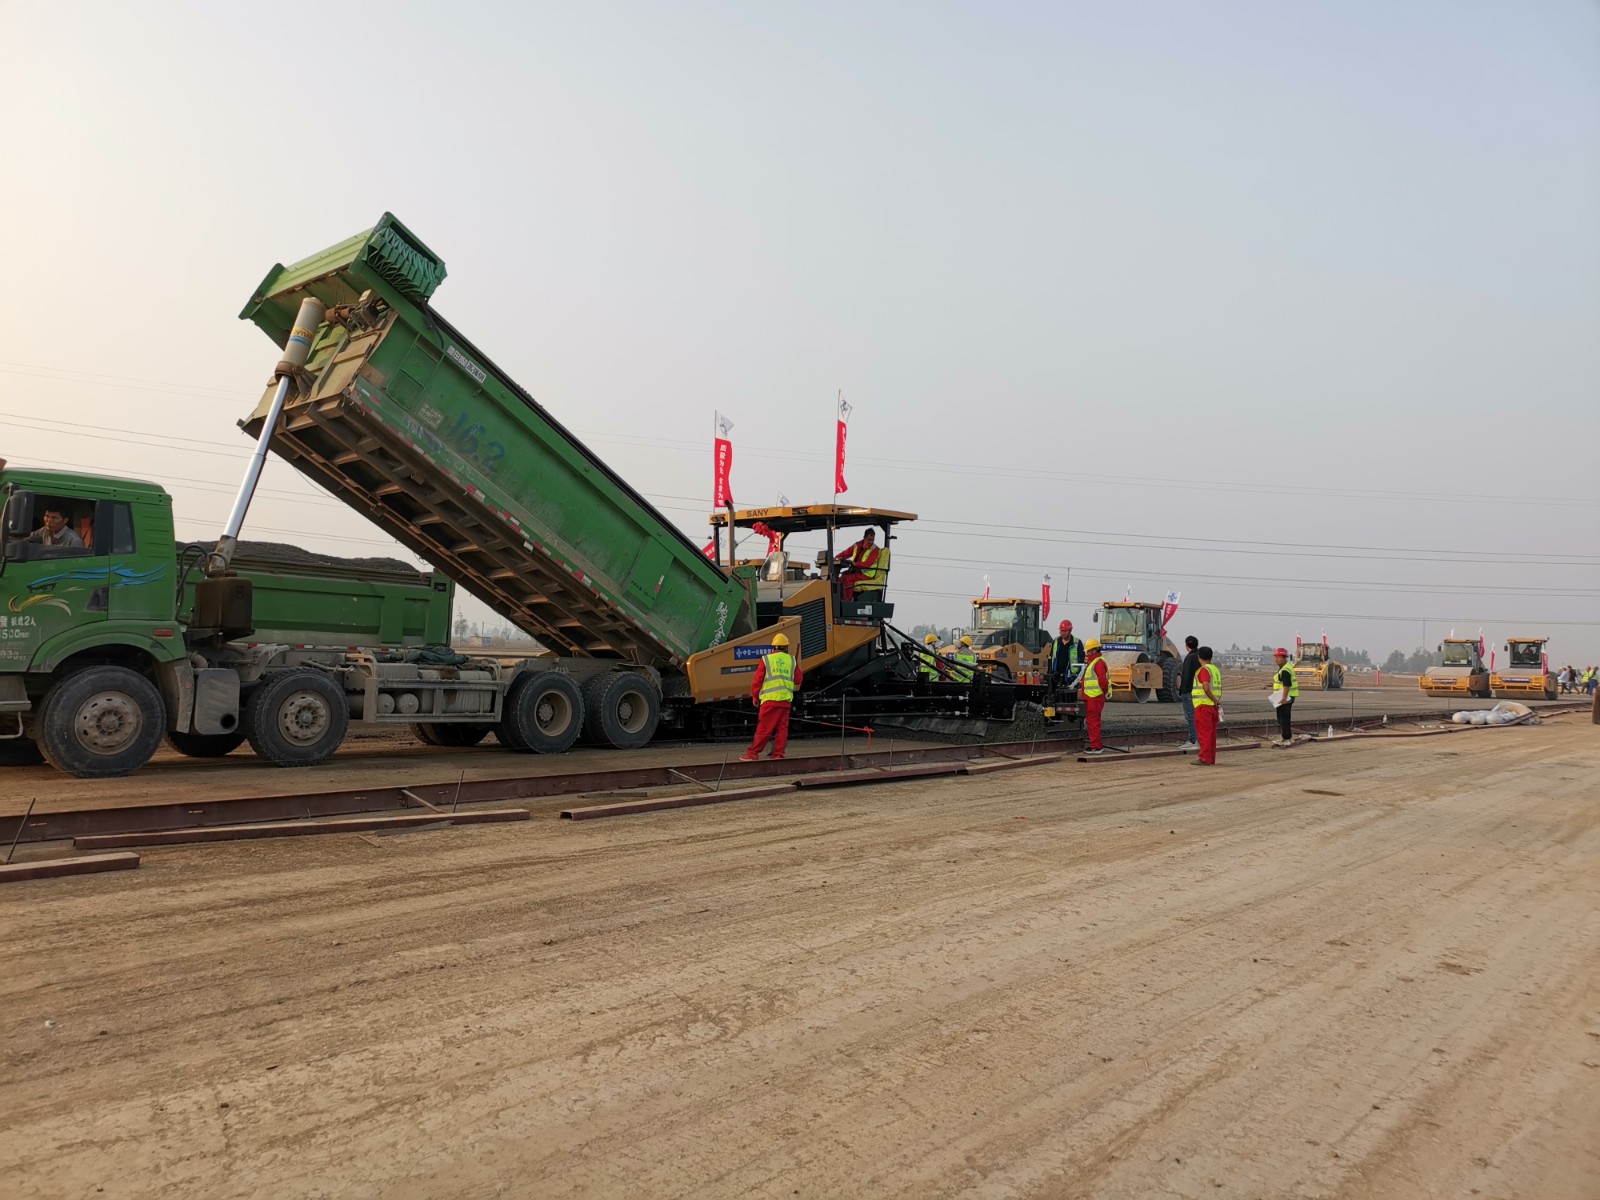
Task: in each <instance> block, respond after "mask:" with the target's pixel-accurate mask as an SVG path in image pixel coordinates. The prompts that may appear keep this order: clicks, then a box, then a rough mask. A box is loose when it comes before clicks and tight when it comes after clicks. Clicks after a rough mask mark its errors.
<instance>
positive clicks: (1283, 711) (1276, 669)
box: [1268, 646, 1300, 746]
mask: <svg viewBox="0 0 1600 1200" xmlns="http://www.w3.org/2000/svg"><path fill="white" fill-rule="evenodd" d="M1272 664H1273V666H1272V691H1271V693H1270V694H1269V696H1268V698H1269V699H1270V700H1271V701H1272V704H1273V707H1274V708H1275V709H1277V713H1278V740H1277V741H1276V742H1274V743H1273V745H1275V746H1292V745H1294V726H1292V725H1291V724H1290V723H1289V722H1290V719H1291V718H1290V714H1291V713H1292V712H1293V711H1294V701H1295V697H1296V696H1298V695H1299V694H1300V680H1299V679H1298V678H1297V677H1296V676H1295V673H1294V667H1292V666H1290V665H1289V651H1288V649H1287V648H1286V647H1284V646H1279V647H1278V648H1277V649H1276V650H1274V651H1273V652H1272Z"/></svg>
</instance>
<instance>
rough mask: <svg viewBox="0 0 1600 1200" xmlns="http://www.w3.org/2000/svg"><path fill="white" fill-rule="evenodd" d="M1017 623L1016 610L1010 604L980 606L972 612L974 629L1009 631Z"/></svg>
mask: <svg viewBox="0 0 1600 1200" xmlns="http://www.w3.org/2000/svg"><path fill="white" fill-rule="evenodd" d="M1016 622H1017V609H1016V606H1015V605H1011V604H980V605H978V606H977V607H975V608H974V609H973V610H972V627H973V628H974V629H1010V628H1011V627H1012V626H1013V625H1015V624H1016Z"/></svg>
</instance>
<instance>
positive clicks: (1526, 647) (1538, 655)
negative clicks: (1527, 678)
mask: <svg viewBox="0 0 1600 1200" xmlns="http://www.w3.org/2000/svg"><path fill="white" fill-rule="evenodd" d="M1510 654H1511V665H1512V666H1513V667H1538V666H1542V665H1543V664H1544V643H1543V642H1512V643H1510Z"/></svg>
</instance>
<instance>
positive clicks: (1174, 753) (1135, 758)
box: [1078, 726, 1276, 763]
mask: <svg viewBox="0 0 1600 1200" xmlns="http://www.w3.org/2000/svg"><path fill="white" fill-rule="evenodd" d="M1274 728H1276V726H1274ZM1259 749H1261V743H1260V742H1245V743H1244V744H1243V745H1240V746H1218V747H1217V753H1218V754H1221V753H1223V751H1225V750H1259ZM1193 753H1194V751H1193V750H1142V751H1140V752H1139V753H1137V754H1116V755H1106V756H1104V757H1102V756H1100V755H1098V754H1097V755H1094V756H1092V757H1086V756H1084V755H1082V754H1080V755H1078V761H1079V762H1081V763H1109V762H1148V761H1149V760H1150V759H1152V758H1183V757H1184V756H1186V755H1189V754H1193Z"/></svg>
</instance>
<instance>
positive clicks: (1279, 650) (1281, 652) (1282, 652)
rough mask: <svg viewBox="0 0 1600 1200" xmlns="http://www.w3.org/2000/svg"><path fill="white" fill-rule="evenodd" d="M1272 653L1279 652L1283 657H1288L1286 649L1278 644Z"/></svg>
mask: <svg viewBox="0 0 1600 1200" xmlns="http://www.w3.org/2000/svg"><path fill="white" fill-rule="evenodd" d="M1273 653H1274V654H1281V655H1283V656H1284V657H1285V658H1288V657H1289V652H1288V651H1287V650H1285V649H1284V648H1283V647H1282V646H1279V647H1278V648H1277V649H1276V650H1274V651H1273Z"/></svg>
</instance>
